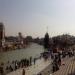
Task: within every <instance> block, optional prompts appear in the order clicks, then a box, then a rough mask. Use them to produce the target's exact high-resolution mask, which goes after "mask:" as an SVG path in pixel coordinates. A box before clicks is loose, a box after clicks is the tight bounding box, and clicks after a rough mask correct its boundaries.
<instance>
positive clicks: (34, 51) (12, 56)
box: [0, 43, 44, 63]
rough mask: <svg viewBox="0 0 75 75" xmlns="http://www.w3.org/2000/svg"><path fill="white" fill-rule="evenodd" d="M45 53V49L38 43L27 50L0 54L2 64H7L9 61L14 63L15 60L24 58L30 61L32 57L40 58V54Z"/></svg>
mask: <svg viewBox="0 0 75 75" xmlns="http://www.w3.org/2000/svg"><path fill="white" fill-rule="evenodd" d="M42 52H44V48H43V46H41V45H38V44H36V43H32V44H31V45H30V46H28V47H27V48H26V49H19V50H13V51H8V52H1V53H0V63H1V62H3V63H6V62H8V61H10V62H12V61H15V60H21V59H23V58H27V59H29V58H30V56H32V58H34V57H38V56H40V53H42Z"/></svg>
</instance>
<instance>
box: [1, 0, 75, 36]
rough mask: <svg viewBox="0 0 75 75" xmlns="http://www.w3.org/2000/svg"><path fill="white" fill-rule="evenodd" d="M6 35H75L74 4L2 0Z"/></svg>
mask: <svg viewBox="0 0 75 75" xmlns="http://www.w3.org/2000/svg"><path fill="white" fill-rule="evenodd" d="M0 22H3V23H4V25H5V31H6V35H17V33H18V32H22V34H23V35H24V36H26V35H32V36H33V37H43V36H44V34H45V33H46V31H47V26H48V32H49V35H50V36H55V35H59V34H63V33H70V34H72V35H75V0H0Z"/></svg>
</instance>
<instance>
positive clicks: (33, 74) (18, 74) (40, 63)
mask: <svg viewBox="0 0 75 75" xmlns="http://www.w3.org/2000/svg"><path fill="white" fill-rule="evenodd" d="M50 64H51V60H50V59H49V60H48V61H44V59H43V58H42V59H39V60H37V61H36V64H35V65H32V66H30V67H28V68H24V69H25V71H26V74H25V75H37V74H38V73H40V72H41V71H42V70H44V69H45V68H46V67H47V66H49V65H50ZM22 70H23V68H20V69H18V70H16V71H14V72H11V73H9V74H7V75H22Z"/></svg>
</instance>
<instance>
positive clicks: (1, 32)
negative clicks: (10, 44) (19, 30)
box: [0, 23, 5, 47]
mask: <svg viewBox="0 0 75 75" xmlns="http://www.w3.org/2000/svg"><path fill="white" fill-rule="evenodd" d="M4 43H5V28H4V25H3V23H0V47H3V46H4Z"/></svg>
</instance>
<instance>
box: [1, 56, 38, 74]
mask: <svg viewBox="0 0 75 75" xmlns="http://www.w3.org/2000/svg"><path fill="white" fill-rule="evenodd" d="M38 58H39V57H38ZM38 58H32V57H30V58H29V59H26V58H25V59H22V60H21V61H17V60H16V61H12V62H11V63H10V62H9V61H8V63H7V65H6V67H5V71H4V67H3V65H2V66H0V74H1V75H4V73H5V74H7V73H9V72H12V71H15V70H17V69H19V68H26V67H29V66H31V65H32V64H34V65H35V64H36V60H37V59H38Z"/></svg>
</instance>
